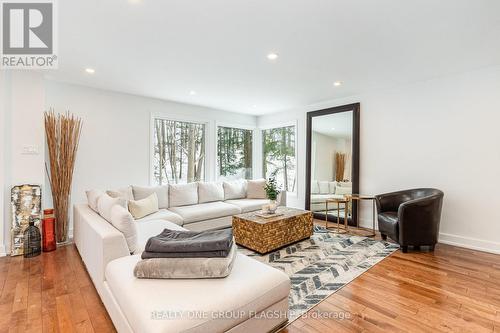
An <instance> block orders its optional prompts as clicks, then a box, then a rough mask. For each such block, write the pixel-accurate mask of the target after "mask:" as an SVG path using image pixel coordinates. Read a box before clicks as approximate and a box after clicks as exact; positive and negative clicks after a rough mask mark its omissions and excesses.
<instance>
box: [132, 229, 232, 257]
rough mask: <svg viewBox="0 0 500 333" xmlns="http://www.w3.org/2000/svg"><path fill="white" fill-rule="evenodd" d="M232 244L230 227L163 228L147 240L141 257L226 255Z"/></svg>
mask: <svg viewBox="0 0 500 333" xmlns="http://www.w3.org/2000/svg"><path fill="white" fill-rule="evenodd" d="M232 245H233V231H232V229H224V230H213V231H202V232H196V231H178V230H169V229H164V230H163V231H162V232H161V233H160V234H159V235H157V236H154V237H151V238H150V239H149V240H148V241H147V243H146V246H145V248H144V252H143V254H142V258H143V259H148V258H183V257H205V258H206V257H226V256H227V255H228V254H229V251H230V249H231V246H232Z"/></svg>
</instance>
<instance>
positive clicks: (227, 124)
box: [214, 121, 262, 181]
mask: <svg viewBox="0 0 500 333" xmlns="http://www.w3.org/2000/svg"><path fill="white" fill-rule="evenodd" d="M219 127H230V128H236V129H242V130H251V131H252V179H255V178H256V175H258V174H260V172H259V173H258V172H257V169H256V165H257V164H258V162H259V158H256V156H257V155H256V153H257V151H256V142H257V140H256V139H257V132H258V130H259V128H258V127H256V126H252V125H241V124H235V123H230V122H225V121H215V128H214V130H215V135H214V143H215V144H214V147H215V158H214V163H215V164H214V179H215V180H216V181H218V180H219V176H220V175H219V171H218V167H217V153H218V151H219V140H218V139H217V133H218V131H219ZM259 142H260V140H259ZM261 158H262V157H261Z"/></svg>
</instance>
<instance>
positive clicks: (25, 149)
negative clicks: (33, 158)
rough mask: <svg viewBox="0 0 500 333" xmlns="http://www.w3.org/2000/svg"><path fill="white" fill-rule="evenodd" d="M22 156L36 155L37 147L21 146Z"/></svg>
mask: <svg viewBox="0 0 500 333" xmlns="http://www.w3.org/2000/svg"><path fill="white" fill-rule="evenodd" d="M22 154H23V155H38V146H37V145H23V151H22Z"/></svg>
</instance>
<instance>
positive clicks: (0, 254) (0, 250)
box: [0, 244, 7, 257]
mask: <svg viewBox="0 0 500 333" xmlns="http://www.w3.org/2000/svg"><path fill="white" fill-rule="evenodd" d="M5 256H7V251H6V249H5V245H4V244H0V257H5Z"/></svg>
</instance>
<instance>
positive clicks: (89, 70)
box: [85, 68, 95, 74]
mask: <svg viewBox="0 0 500 333" xmlns="http://www.w3.org/2000/svg"><path fill="white" fill-rule="evenodd" d="M85 71H86V72H87V73H89V74H94V73H95V69H93V68H85Z"/></svg>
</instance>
